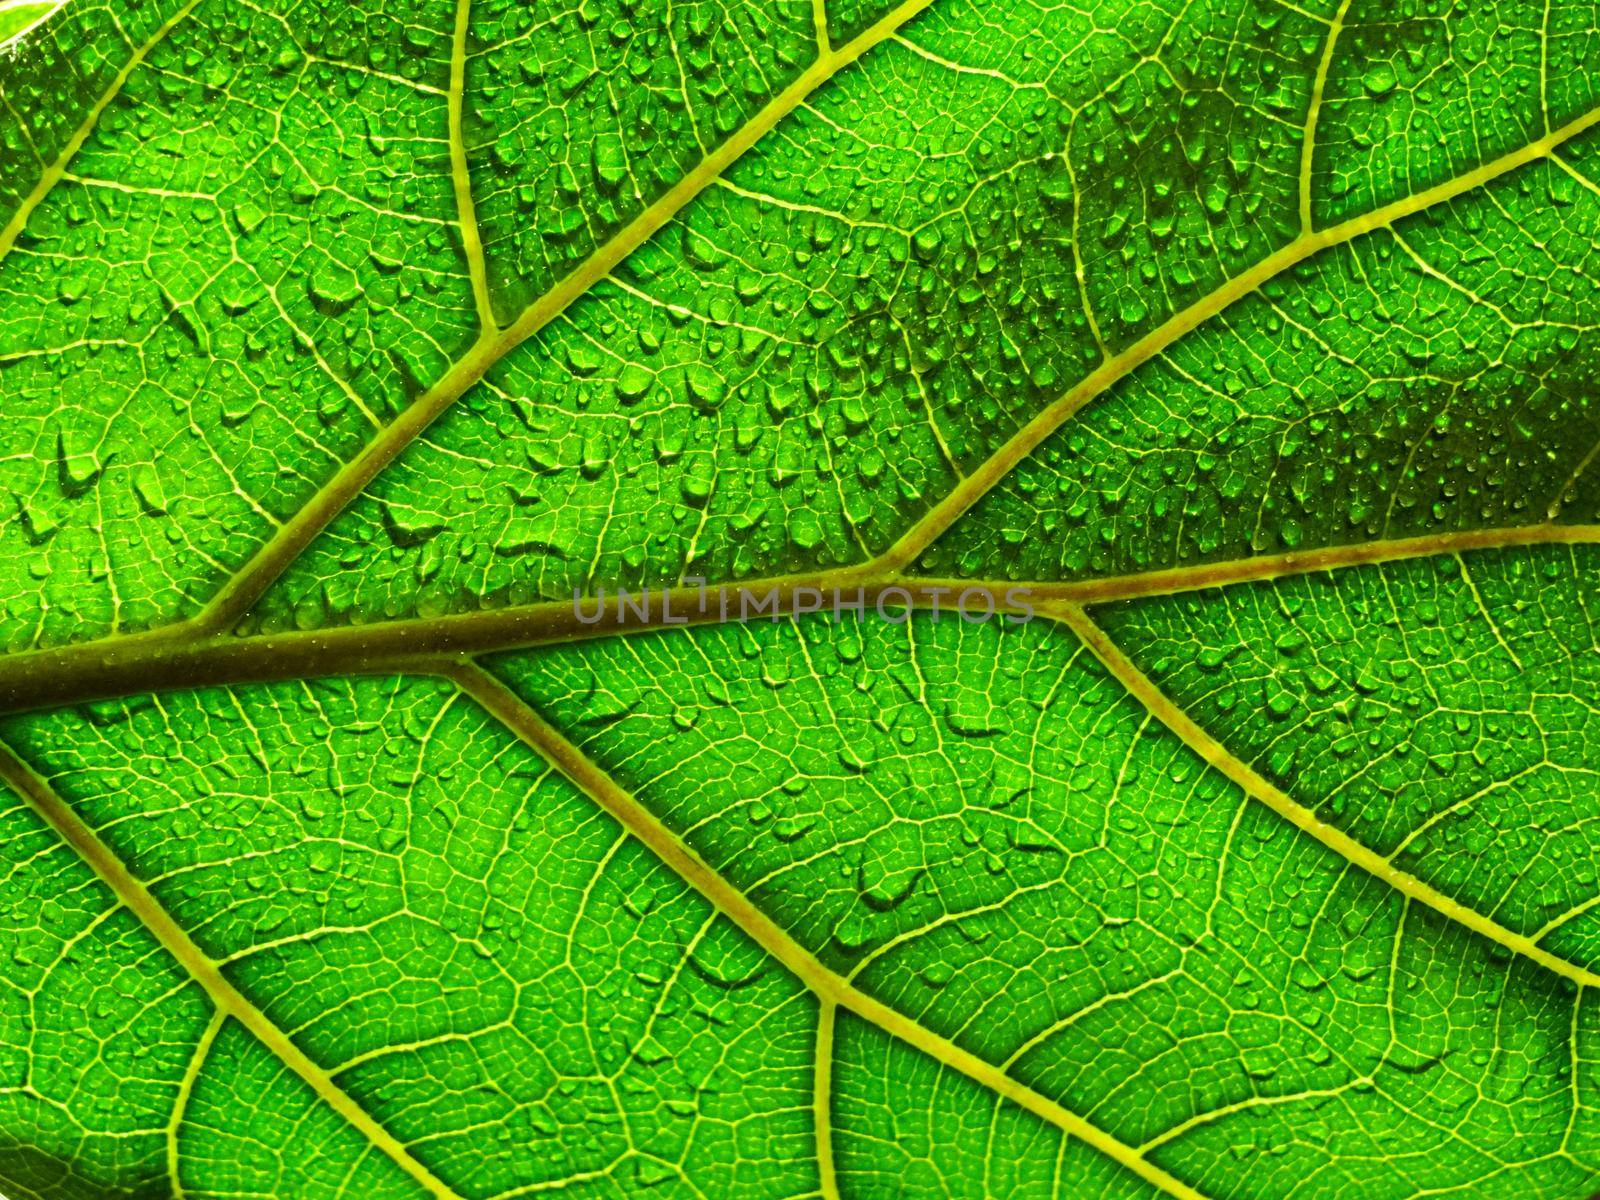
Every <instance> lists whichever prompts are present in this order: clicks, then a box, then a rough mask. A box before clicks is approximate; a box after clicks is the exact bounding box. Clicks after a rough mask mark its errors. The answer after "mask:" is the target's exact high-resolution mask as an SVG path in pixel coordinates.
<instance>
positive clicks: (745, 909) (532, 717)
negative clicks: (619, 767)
mask: <svg viewBox="0 0 1600 1200" xmlns="http://www.w3.org/2000/svg"><path fill="white" fill-rule="evenodd" d="M443 674H445V675H446V676H447V677H448V678H450V679H452V680H454V682H455V683H456V685H457V686H458V687H460V688H461V690H462V691H463V692H465V693H466V694H467V695H469V696H471V697H472V698H473V699H474V700H476V701H477V702H478V703H479V704H480V705H482V706H483V707H484V709H486V710H487V711H488V712H489V713H490V714H491V715H492V716H494V717H495V718H496V719H498V720H499V721H500V722H501V723H502V724H504V725H505V726H506V727H507V728H508V729H509V730H511V732H513V733H514V734H516V735H517V736H518V737H519V738H521V739H522V740H523V741H524V742H525V743H527V744H528V745H529V746H530V747H532V748H533V749H534V750H536V751H537V752H538V753H539V754H540V755H541V756H542V757H544V758H545V759H546V760H547V761H548V762H549V763H550V764H551V765H552V766H553V767H555V768H556V769H557V770H558V771H560V772H561V773H562V774H563V775H565V776H566V777H567V779H569V780H570V781H571V782H572V783H573V784H574V785H575V786H576V787H578V788H579V789H581V790H582V791H583V792H584V793H585V794H586V795H588V796H589V797H590V798H591V799H592V800H593V801H594V802H595V803H596V804H597V805H599V806H600V807H601V808H602V809H604V810H605V811H606V812H607V813H609V814H611V816H612V817H614V818H615V819H616V820H617V821H618V822H620V823H621V824H622V826H623V828H625V829H626V830H628V832H629V833H631V834H633V836H634V837H636V838H638V839H639V841H641V842H642V843H644V845H645V846H647V847H648V848H649V849H650V850H651V851H652V852H653V853H654V854H655V855H656V857H657V858H659V859H660V860H661V861H662V862H663V863H664V864H665V865H666V866H667V867H669V868H670V869H671V870H672V871H674V872H675V873H676V874H677V875H678V876H679V877H680V878H681V879H683V880H684V882H685V883H688V884H689V885H690V886H691V887H693V888H694V889H695V890H696V891H697V892H699V893H700V894H701V895H702V896H703V897H705V899H706V900H708V901H709V902H710V903H711V904H712V906H713V907H714V908H715V909H716V910H717V911H718V912H719V913H721V914H722V915H723V916H724V917H726V918H727V919H728V920H729V921H731V922H732V923H733V924H734V925H736V926H737V927H738V928H739V929H741V930H742V931H743V932H744V933H745V934H746V935H747V936H748V937H750V938H751V940H753V941H754V942H756V944H757V945H759V946H760V947H761V948H762V949H763V950H765V951H766V952H767V953H768V954H770V955H771V956H772V957H773V958H775V959H777V961H778V962H780V963H782V964H783V965H784V966H785V967H786V968H787V969H788V970H789V971H790V972H791V973H793V974H794V975H795V977H796V978H798V979H799V980H800V981H801V982H802V983H804V984H805V985H806V987H808V988H810V989H811V991H812V992H813V993H815V995H816V996H817V998H818V999H819V1001H821V1002H822V1003H823V1004H834V1005H838V1006H840V1007H843V1008H846V1009H848V1010H849V1011H851V1012H852V1013H854V1014H855V1015H856V1016H857V1017H859V1018H861V1019H862V1020H864V1021H867V1022H869V1023H871V1024H873V1025H876V1026H877V1027H878V1028H880V1029H882V1030H883V1031H884V1032H885V1033H888V1034H890V1035H891V1036H893V1037H896V1038H899V1039H900V1040H901V1041H903V1042H906V1043H907V1044H908V1045H911V1046H913V1047H915V1048H916V1049H918V1050H920V1051H922V1052H923V1053H924V1054H926V1055H928V1056H929V1057H930V1058H933V1059H935V1060H936V1061H938V1062H941V1063H943V1064H944V1065H945V1066H947V1067H949V1068H951V1069H952V1070H954V1071H957V1072H959V1073H960V1074H962V1075H965V1076H967V1077H968V1078H969V1079H971V1080H973V1081H974V1082H976V1083H978V1084H981V1085H982V1086H984V1087H987V1088H989V1089H990V1090H991V1091H994V1092H997V1093H998V1094H999V1095H1001V1096H1003V1097H1004V1098H1005V1099H1007V1100H1010V1101H1012V1102H1013V1103H1015V1104H1018V1105H1020V1106H1021V1107H1022V1108H1025V1109H1027V1110H1028V1111H1029V1112H1031V1113H1033V1114H1034V1115H1035V1116H1037V1117H1040V1118H1041V1119H1043V1120H1045V1121H1047V1122H1049V1123H1050V1124H1052V1125H1054V1126H1056V1127H1057V1128H1058V1129H1060V1130H1062V1131H1063V1132H1065V1133H1067V1134H1069V1135H1070V1136H1072V1137H1076V1138H1078V1139H1079V1140H1080V1141H1083V1142H1087V1143H1088V1144H1089V1145H1091V1146H1093V1147H1094V1148H1095V1149H1096V1150H1098V1151H1100V1152H1101V1153H1102V1154H1105V1155H1106V1156H1108V1157H1109V1158H1111V1159H1112V1160H1114V1161H1115V1162H1118V1163H1120V1164H1121V1165H1122V1166H1124V1167H1126V1168H1127V1169H1128V1170H1130V1171H1132V1172H1133V1173H1135V1174H1136V1175H1138V1176H1139V1177H1140V1178H1142V1179H1144V1180H1145V1181H1146V1182H1148V1183H1150V1184H1151V1185H1152V1186H1154V1187H1156V1188H1159V1189H1160V1190H1161V1191H1163V1192H1165V1193H1167V1194H1169V1195H1171V1196H1175V1197H1179V1198H1180V1200H1205V1197H1204V1196H1203V1195H1202V1194H1201V1193H1200V1192H1198V1191H1196V1190H1195V1189H1194V1188H1193V1187H1191V1186H1190V1185H1189V1184H1187V1183H1184V1182H1183V1181H1182V1180H1181V1179H1178V1178H1176V1177H1175V1176H1173V1175H1171V1174H1169V1173H1168V1172H1167V1171H1164V1170H1162V1168H1160V1167H1158V1166H1157V1165H1156V1164H1155V1163H1153V1162H1151V1161H1150V1160H1149V1159H1148V1158H1146V1157H1145V1156H1144V1155H1142V1154H1140V1153H1139V1151H1137V1150H1136V1149H1134V1148H1133V1147H1132V1146H1129V1145H1127V1144H1126V1143H1124V1142H1121V1141H1119V1140H1118V1139H1116V1138H1114V1137H1112V1136H1111V1135H1110V1134H1109V1133H1107V1132H1106V1131H1105V1130H1103V1129H1101V1128H1100V1127H1099V1126H1097V1125H1092V1124H1090V1123H1089V1121H1087V1120H1086V1119H1085V1118H1083V1117H1081V1116H1079V1115H1078V1114H1077V1113H1074V1112H1072V1111H1070V1110H1068V1109H1066V1108H1064V1107H1062V1106H1061V1105H1060V1104H1058V1103H1057V1102H1056V1101H1054V1100H1051V1099H1050V1098H1049V1097H1047V1096H1045V1095H1043V1094H1041V1093H1039V1092H1036V1091H1034V1090H1033V1089H1032V1088H1030V1087H1028V1086H1027V1085H1025V1084H1022V1083H1019V1082H1018V1081H1017V1080H1016V1079H1014V1078H1012V1077H1011V1076H1010V1075H1008V1074H1006V1073H1005V1072H1004V1071H1002V1070H1001V1069H1000V1068H998V1067H996V1066H994V1065H993V1064H992V1063H989V1062H987V1061H985V1060H983V1059H981V1058H979V1057H978V1056H977V1055H975V1054H972V1053H971V1052H969V1051H967V1050H963V1049H962V1048H961V1047H960V1046H957V1045H956V1044H955V1043H954V1042H952V1041H950V1040H949V1039H947V1038H944V1037H942V1036H940V1035H939V1034H937V1033H935V1032H933V1031H932V1030H931V1029H928V1028H927V1027H926V1026H924V1025H921V1024H919V1023H918V1022H916V1021H913V1020H912V1019H911V1018H910V1017H907V1016H905V1015H904V1014H903V1013H901V1012H899V1011H898V1010H896V1009H893V1008H890V1007H889V1006H888V1005H886V1004H884V1003H882V1002H881V1001H879V1000H876V999H874V998H873V997H871V996H869V995H868V994H867V993H865V992H863V991H861V990H860V989H858V988H857V987H856V986H855V985H854V984H852V983H850V982H849V981H847V980H845V979H844V978H842V977H841V976H839V975H837V974H835V973H834V972H833V971H831V970H829V969H828V968H827V967H825V966H824V965H823V964H822V963H821V962H820V961H818V959H817V958H816V957H815V956H814V955H813V954H812V953H811V952H810V951H809V950H807V949H805V947H803V946H801V945H800V943H799V942H797V941H795V940H794V938H792V937H791V936H790V935H789V934H788V933H787V932H785V931H784V930H783V929H781V928H780V927H779V926H778V924H777V923H776V922H775V921H773V920H772V918H770V917H768V916H767V915H766V914H765V913H764V912H762V911H761V910H760V909H759V908H757V907H756V906H755V904H754V903H752V902H751V901H750V899H749V898H748V897H747V896H745V895H744V893H743V892H741V891H739V890H738V889H737V888H735V887H734V886H733V885H732V884H731V883H729V882H728V881H727V880H726V879H724V878H723V877H722V876H721V875H720V874H718V873H717V872H716V871H715V870H713V869H712V867H711V866H710V865H709V864H708V863H707V862H706V861H705V860H704V859H703V858H701V857H700V856H699V855H698V854H696V853H695V852H694V851H693V850H691V849H690V848H689V847H688V846H687V845H686V844H685V843H684V842H683V841H682V840H681V839H679V838H678V836H677V835H676V834H674V833H673V832H672V831H671V830H669V829H668V828H667V827H666V826H665V825H663V824H662V823H661V822H660V821H659V820H658V819H657V818H656V817H655V815H654V814H652V813H651V812H650V811H649V810H648V809H647V808H645V807H644V805H643V804H641V803H640V802H639V800H638V799H637V798H636V797H634V796H633V795H632V794H631V793H629V792H628V791H626V790H625V789H624V788H623V787H622V786H621V785H620V784H618V783H617V782H616V781H615V780H613V779H612V778H611V777H610V776H609V775H608V774H606V772H605V771H603V770H602V769H601V768H600V767H599V766H598V765H597V764H596V763H594V762H593V761H592V760H591V759H589V758H588V757H587V756H586V755H585V754H584V753H583V751H581V750H580V749H578V747H576V746H574V745H573V744H572V743H571V742H569V741H567V740H566V738H564V737H562V736H561V734H560V733H558V732H557V731H556V730H555V729H553V728H552V727H551V726H550V725H549V724H547V723H546V722H545V721H544V719H543V718H542V717H540V716H539V715H538V713H536V712H534V710H533V709H532V708H530V707H529V706H528V705H527V704H526V703H524V702H523V700H522V699H521V698H520V697H519V696H517V695H516V694H515V693H514V692H512V691H511V689H510V688H508V687H507V686H506V685H505V684H504V683H502V682H501V681H500V680H499V678H498V677H496V676H494V675H492V674H490V673H489V672H488V671H485V670H484V669H483V668H482V667H480V666H478V665H476V664H475V663H470V662H466V663H461V664H457V665H455V666H452V667H450V668H448V669H447V670H446V671H444V672H443Z"/></svg>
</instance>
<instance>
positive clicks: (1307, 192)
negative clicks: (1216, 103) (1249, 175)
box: [1300, 0, 1350, 235]
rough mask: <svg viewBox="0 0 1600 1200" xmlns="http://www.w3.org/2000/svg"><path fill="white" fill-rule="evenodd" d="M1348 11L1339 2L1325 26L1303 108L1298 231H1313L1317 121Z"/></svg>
mask: <svg viewBox="0 0 1600 1200" xmlns="http://www.w3.org/2000/svg"><path fill="white" fill-rule="evenodd" d="M1349 11H1350V0H1341V3H1340V5H1339V11H1338V12H1336V13H1334V14H1333V23H1332V24H1331V25H1329V26H1328V37H1327V40H1326V41H1324V42H1323V43H1322V57H1321V59H1319V60H1318V62H1317V74H1316V77H1315V78H1314V79H1313V80H1312V82H1311V102H1310V104H1308V105H1307V106H1306V125H1305V134H1304V136H1303V137H1302V139H1301V142H1300V232H1301V234H1302V235H1305V234H1308V233H1310V232H1311V230H1312V214H1311V198H1312V197H1311V168H1312V160H1313V158H1314V156H1315V154H1316V149H1317V121H1318V120H1319V119H1320V118H1321V116H1322V98H1323V94H1324V93H1325V92H1326V91H1327V87H1328V70H1329V68H1330V67H1332V65H1333V49H1334V46H1336V45H1337V44H1338V41H1339V34H1340V33H1342V32H1343V31H1344V18H1345V14H1346V13H1348V12H1349Z"/></svg>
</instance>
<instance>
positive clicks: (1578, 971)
mask: <svg viewBox="0 0 1600 1200" xmlns="http://www.w3.org/2000/svg"><path fill="white" fill-rule="evenodd" d="M1050 615H1052V616H1054V617H1056V618H1057V619H1058V620H1060V621H1061V622H1062V623H1063V624H1064V625H1066V626H1067V627H1068V628H1070V629H1071V630H1072V631H1073V632H1074V633H1076V634H1077V635H1078V636H1079V637H1080V638H1081V639H1082V640H1083V643H1084V644H1085V645H1086V646H1088V647H1089V649H1090V651H1091V652H1093V654H1094V656H1095V657H1096V658H1098V659H1099V660H1100V662H1101V663H1102V664H1104V666H1105V668H1106V670H1108V671H1109V672H1110V673H1111V674H1112V676H1113V677H1114V678H1115V679H1116V680H1117V682H1119V683H1120V684H1121V685H1122V686H1123V687H1124V688H1125V689H1127V691H1128V692H1129V694H1131V695H1132V696H1133V697H1134V699H1136V700H1138V701H1139V702H1140V703H1141V704H1142V705H1144V707H1145V708H1146V709H1148V710H1149V711H1150V713H1151V714H1152V715H1153V716H1155V718H1156V719H1157V720H1159V721H1160V722H1161V723H1162V724H1163V725H1165V726H1166V727H1167V728H1168V729H1170V730H1172V732H1173V733H1175V734H1177V735H1178V737H1179V738H1181V739H1182V740H1183V742H1184V743H1185V744H1186V745H1187V746H1188V747H1189V748H1190V749H1191V750H1193V751H1194V752H1195V753H1196V754H1198V755H1200V757H1201V758H1203V759H1204V760H1205V761H1206V762H1207V763H1209V764H1210V765H1211V766H1213V767H1215V768H1216V769H1217V770H1218V771H1220V772H1222V774H1224V775H1226V776H1227V777H1228V778H1229V779H1231V780H1232V781H1233V782H1234V783H1236V784H1237V785H1238V786H1239V787H1240V788H1242V789H1243V790H1244V792H1245V793H1246V794H1247V795H1248V796H1250V797H1251V798H1252V799H1254V800H1256V801H1258V802H1260V803H1261V804H1263V805H1265V806H1266V807H1267V808H1270V809H1271V810H1272V811H1273V812H1275V813H1277V814H1278V815H1279V816H1280V817H1282V818H1283V819H1284V820H1286V821H1288V822H1289V823H1290V824H1291V825H1294V826H1295V827H1296V828H1297V829H1300V830H1301V831H1303V832H1305V833H1307V834H1309V835H1310V836H1311V837H1313V838H1315V839H1316V840H1317V841H1319V842H1321V843H1322V844H1323V845H1324V846H1326V847H1327V848H1328V849H1330V850H1332V851H1333V852H1334V853H1335V854H1337V855H1339V857H1341V858H1343V859H1344V860H1345V861H1346V862H1349V863H1351V864H1353V865H1354V866H1356V867H1359V868H1360V869H1361V870H1363V871H1365V872H1366V873H1367V874H1369V875H1371V876H1373V877H1374V878H1375V879H1378V880H1381V881H1382V882H1384V883H1386V884H1388V885H1389V886H1390V887H1392V888H1393V889H1394V890H1395V891H1397V892H1399V893H1400V894H1401V895H1403V896H1406V897H1408V898H1409V899H1412V900H1415V901H1417V902H1418V903H1420V904H1425V905H1427V906H1428V907H1429V908H1431V909H1433V910H1434V911H1435V912H1436V913H1438V914H1439V915H1440V916H1442V917H1444V918H1445V919H1446V920H1448V921H1451V922H1453V923H1454V924H1456V925H1460V926H1463V927H1465V928H1466V929H1469V930H1471V931H1472V932H1473V933H1476V934H1478V935H1480V936H1482V937H1484V938H1487V939H1488V940H1489V941H1491V942H1494V943H1495V944H1496V945H1498V946H1500V947H1502V948H1504V949H1506V950H1509V951H1510V952H1511V953H1512V954H1515V955H1517V956H1519V957H1521V958H1524V959H1526V960H1527V961H1529V962H1532V963H1535V964H1536V965H1538V966H1540V967H1543V968H1544V969H1545V970H1547V971H1550V972H1551V973H1552V974H1555V975H1559V976H1560V977H1561V978H1563V979H1567V980H1570V981H1571V982H1573V983H1575V984H1577V985H1578V986H1579V987H1580V988H1582V987H1593V986H1595V985H1597V984H1600V974H1596V973H1595V972H1593V971H1590V970H1588V969H1587V968H1585V967H1581V966H1578V965H1577V964H1576V963H1573V962H1569V961H1568V960H1567V959H1564V958H1561V957H1560V956H1558V955H1555V954H1551V953H1550V952H1549V951H1548V950H1546V949H1544V948H1543V947H1541V946H1540V945H1539V944H1538V942H1537V939H1536V938H1533V937H1529V936H1527V935H1526V934H1521V933H1518V932H1516V931H1515V930H1513V929H1509V928H1507V927H1506V926H1504V925H1502V924H1500V923H1499V922H1498V921H1494V920H1492V919H1490V918H1489V917H1486V916H1484V915H1483V914H1482V913H1479V912H1477V911H1475V910H1473V909H1471V908H1468V907H1467V906H1466V905H1465V904H1462V903H1461V902H1460V901H1459V900H1456V899H1454V898H1453V897H1451V896H1447V895H1445V894H1444V893H1443V892H1441V891H1439V890H1438V889H1437V888H1435V887H1434V886H1433V885H1432V884H1430V883H1428V882H1426V881H1425V880H1422V879H1419V878H1418V877H1417V876H1415V875H1412V874H1411V873H1409V872H1407V871H1403V870H1401V869H1400V868H1399V867H1397V866H1395V865H1394V861H1393V857H1392V856H1385V855H1382V854H1379V853H1378V852H1377V851H1375V850H1373V849H1371V848H1370V847H1368V846H1365V845H1363V844H1362V843H1361V842H1358V841H1357V840H1356V839H1355V838H1353V837H1351V836H1350V835H1349V834H1347V833H1345V832H1344V831H1343V830H1342V829H1339V828H1337V827H1335V826H1333V825H1330V824H1328V823H1327V822H1326V821H1324V820H1323V819H1322V818H1321V817H1319V816H1317V814H1316V813H1314V812H1313V811H1312V810H1311V809H1309V808H1307V807H1306V806H1305V805H1303V804H1301V803H1300V802H1299V801H1297V800H1295V799H1294V798H1293V797H1292V796H1290V795H1289V794H1288V793H1287V792H1285V791H1284V790H1283V789H1282V788H1280V787H1278V786H1276V785H1275V784H1273V783H1271V782H1269V781H1268V780H1267V779H1265V778H1264V777H1262V775H1261V774H1260V773H1258V772H1257V771H1256V770H1255V769H1254V768H1252V767H1250V766H1249V765H1248V764H1247V763H1245V762H1244V761H1243V760H1242V759H1240V758H1238V757H1236V756H1235V755H1234V754H1233V753H1232V752H1230V751H1229V750H1228V749H1227V747H1225V746H1224V745H1223V744H1222V743H1221V742H1219V741H1218V740H1217V739H1216V738H1214V737H1212V736H1211V734H1210V733H1208V732H1207V731H1206V730H1205V729H1204V728H1202V727H1201V725H1200V723H1199V722H1198V721H1196V720H1195V719H1194V718H1193V717H1191V716H1190V715H1189V714H1188V713H1187V712H1185V711H1184V710H1183V709H1182V708H1180V707H1179V706H1178V705H1177V704H1176V703H1175V702H1174V701H1173V700H1172V699H1171V698H1170V697H1168V696H1167V695H1166V694H1165V693H1164V692H1162V691H1161V689H1160V688H1158V687H1157V686H1156V684H1155V682H1154V681H1153V680H1151V679H1150V677H1149V676H1147V675H1146V674H1145V673H1144V672H1143V671H1141V670H1140V669H1139V668H1138V667H1137V666H1136V665H1135V664H1134V662H1133V660H1132V659H1130V658H1129V657H1128V656H1127V655H1126V654H1125V653H1123V651H1122V649H1121V647H1119V646H1118V645H1117V644H1116V643H1115V642H1114V641H1112V640H1111V638H1110V637H1109V636H1108V635H1107V634H1106V633H1105V631H1104V630H1102V629H1101V628H1100V627H1099V626H1098V625H1096V624H1095V623H1094V622H1093V621H1092V620H1091V619H1090V618H1089V616H1088V615H1087V614H1086V613H1085V612H1084V611H1083V609H1082V608H1080V607H1078V606H1077V605H1073V604H1062V605H1060V606H1058V607H1056V608H1053V609H1051V610H1050Z"/></svg>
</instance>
